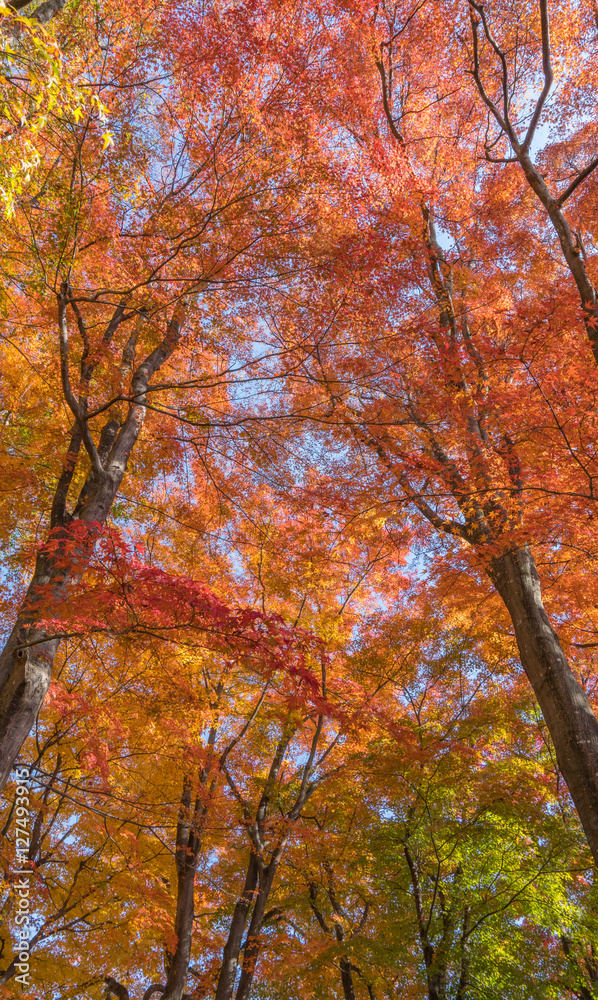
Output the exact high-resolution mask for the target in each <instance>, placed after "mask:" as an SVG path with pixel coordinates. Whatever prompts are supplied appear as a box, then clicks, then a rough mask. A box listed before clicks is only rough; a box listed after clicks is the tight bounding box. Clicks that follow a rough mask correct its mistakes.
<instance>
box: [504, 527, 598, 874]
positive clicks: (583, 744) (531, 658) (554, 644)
mask: <svg viewBox="0 0 598 1000" xmlns="http://www.w3.org/2000/svg"><path fill="white" fill-rule="evenodd" d="M489 575H490V577H491V579H492V582H493V583H494V585H495V587H496V589H497V591H498V593H499V594H500V596H501V597H502V599H503V601H504V603H505V606H506V608H507V610H508V612H509V615H510V617H511V621H512V623H513V628H514V631H515V638H516V640H517V645H518V647H519V655H520V657H521V663H522V665H523V669H524V670H525V672H526V674H527V676H528V679H529V681H530V683H531V685H532V687H533V689H534V692H535V695H536V698H537V699H538V703H539V705H540V708H541V710H542V714H543V716H544V719H545V721H546V725H547V726H548V731H549V733H550V736H551V738H552V742H553V744H554V748H555V752H556V758H557V763H558V766H559V769H560V771H561V774H562V775H563V778H564V779H565V781H566V782H567V786H568V788H569V791H570V793H571V797H572V799H573V801H574V803H575V807H576V809H577V812H578V813H579V818H580V820H581V823H582V826H583V828H584V831H585V834H586V837H587V840H588V844H589V846H590V850H591V851H592V854H593V856H594V860H595V862H596V863H597V864H598V721H597V720H596V716H595V715H594V713H593V711H592V707H591V705H590V702H589V699H588V697H587V695H586V693H585V691H584V690H583V688H582V687H581V685H580V684H579V683H578V681H577V679H576V678H575V676H574V674H573V671H572V670H571V667H570V666H569V663H568V662H567V658H566V656H565V654H564V652H563V649H562V647H561V644H560V642H559V638H558V636H557V634H556V632H555V631H554V629H553V628H552V626H551V625H550V622H549V621H548V616H547V614H546V611H545V609H544V605H543V603H542V594H541V591H540V581H539V578H538V573H537V570H536V565H535V562H534V558H533V556H532V554H531V552H530V550H529V548H528V547H527V546H525V547H523V548H518V549H513V550H511V551H509V552H506V553H505V554H504V555H502V556H497V557H495V558H494V559H493V560H492V564H491V568H490V570H489Z"/></svg>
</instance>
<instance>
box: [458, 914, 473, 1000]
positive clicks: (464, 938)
mask: <svg viewBox="0 0 598 1000" xmlns="http://www.w3.org/2000/svg"><path fill="white" fill-rule="evenodd" d="M470 934H471V908H470V907H469V906H466V907H465V909H464V911H463V932H462V934H461V974H460V976H459V982H458V984H457V992H456V994H455V1000H466V997H467V993H468V990H469V967H470V965H471V946H470Z"/></svg>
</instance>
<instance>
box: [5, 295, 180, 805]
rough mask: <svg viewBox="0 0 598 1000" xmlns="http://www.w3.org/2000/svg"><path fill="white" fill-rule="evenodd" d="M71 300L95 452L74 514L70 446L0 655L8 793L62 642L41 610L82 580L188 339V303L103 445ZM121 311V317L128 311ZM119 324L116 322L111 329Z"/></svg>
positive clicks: (141, 371) (85, 431) (85, 429)
mask: <svg viewBox="0 0 598 1000" xmlns="http://www.w3.org/2000/svg"><path fill="white" fill-rule="evenodd" d="M68 301H69V300H68V295H67V291H65V290H63V292H61V295H60V296H59V298H58V320H59V329H60V338H61V362H62V366H63V367H62V372H63V388H64V392H65V398H66V401H67V403H68V405H69V407H70V408H71V410H72V411H73V415H74V416H75V420H76V423H77V425H78V427H79V429H80V440H82V441H83V442H84V443H85V446H86V450H87V452H88V454H89V457H90V460H91V470H90V472H89V475H88V476H87V479H86V481H85V484H84V486H83V489H82V491H81V494H80V497H79V502H78V504H77V505H76V507H75V512H74V513H75V516H74V517H73V516H72V515H69V514H67V513H66V508H65V503H66V494H67V492H68V486H69V485H70V481H71V479H72V467H73V458H74V459H75V461H76V459H77V455H74V456H73V455H72V453H71V451H70V450H69V452H68V453H67V456H66V458H65V463H64V466H63V473H62V475H61V476H60V478H59V481H58V485H57V488H56V497H55V503H54V504H53V505H52V506H53V515H55V521H54V524H56V525H57V527H56V529H55V530H54V531H53V532H52V533H51V535H50V537H49V539H48V541H47V543H46V546H45V547H44V548H43V549H42V550H41V552H40V553H39V554H38V557H37V560H36V565H35V570H34V573H33V577H32V580H31V583H30V585H29V588H28V591H27V596H26V598H25V601H24V603H23V606H22V608H21V609H20V611H19V614H18V617H17V621H16V624H15V626H14V628H13V630H12V632H11V634H10V636H9V638H8V641H7V642H6V645H5V646H4V649H3V650H2V652H1V653H0V791H1V790H2V788H4V785H5V784H6V781H7V780H8V776H9V774H10V771H11V769H12V766H13V764H14V762H15V760H16V758H17V756H18V753H19V751H20V749H21V746H22V745H23V743H24V741H25V740H26V738H27V736H28V734H29V731H30V729H31V727H32V725H33V723H34V722H35V719H36V718H37V715H38V712H39V710H40V708H41V706H42V704H43V701H44V698H45V696H46V693H47V691H48V688H49V686H50V679H51V674H52V666H53V663H54V658H55V656H56V652H57V650H58V646H59V642H60V639H59V638H56V637H54V636H53V635H52V633H49V632H48V631H46V630H45V629H43V628H40V627H38V626H37V624H36V622H37V620H38V619H39V617H40V608H42V607H43V615H41V617H52V609H53V607H56V606H57V605H58V604H59V603H60V601H61V600H62V599H63V598H64V596H65V594H66V592H67V590H68V588H69V587H70V586H71V585H72V584H73V583H75V582H77V581H78V580H80V579H81V576H82V574H83V572H84V570H85V567H86V565H87V563H88V561H89V558H90V555H91V553H92V551H93V546H94V542H95V538H96V537H97V530H98V526H99V525H103V524H105V523H106V519H107V518H108V515H109V514H110V510H111V508H112V504H113V503H114V500H115V498H116V494H117V492H118V490H119V488H120V485H121V483H122V480H123V477H124V475H125V472H126V468H127V462H128V460H129V457H130V455H131V452H132V451H133V448H134V447H135V444H136V442H137V439H138V437H139V434H140V432H141V428H142V426H143V421H144V418H145V399H146V393H147V389H148V385H149V381H150V378H151V377H152V376H153V375H154V374H155V373H156V372H157V371H158V370H159V369H160V368H161V367H162V366H163V365H164V364H165V362H166V361H167V360H168V359H169V358H170V357H171V355H172V354H173V353H174V351H175V350H176V348H177V347H178V345H179V343H180V340H181V336H182V325H183V310H184V305H182V306H180V307H179V308H177V309H176V310H175V314H174V316H173V318H172V320H171V321H170V323H169V326H168V330H167V332H166V335H165V337H164V339H163V340H162V342H161V343H160V344H158V346H157V347H156V348H155V350H153V351H152V352H151V354H150V355H149V356H148V357H147V358H146V359H145V360H144V361H143V362H142V364H140V365H139V366H138V368H137V369H136V371H135V372H134V374H133V377H132V380H131V388H132V392H131V395H132V397H133V400H134V401H133V402H132V403H130V405H129V410H128V413H127V416H126V418H125V420H124V422H123V423H122V424H119V423H117V422H116V421H114V420H110V421H109V422H108V424H107V425H106V427H105V428H104V431H106V428H109V429H110V433H108V434H105V433H103V435H102V437H101V438H100V441H99V442H98V447H97V448H96V447H95V445H94V443H93V440H92V437H91V433H90V430H89V426H88V424H87V420H86V416H85V408H84V406H83V405H82V403H81V400H79V402H78V403H77V401H75V399H74V396H73V394H72V391H71V389H70V384H69V376H68V353H67V352H68V331H67V323H66V307H67V303H68ZM117 312H119V310H117ZM120 315H121V318H120V319H119V322H120V321H121V319H122V313H121V314H120ZM113 325H114V324H110V325H109V327H108V331H110V330H111V327H112V326H113ZM74 437H78V435H76V434H75V435H74ZM72 440H73V438H71V444H72ZM104 451H107V454H106V455H104V454H103V452H104ZM56 501H58V502H56Z"/></svg>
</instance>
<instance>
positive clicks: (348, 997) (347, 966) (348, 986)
mask: <svg viewBox="0 0 598 1000" xmlns="http://www.w3.org/2000/svg"><path fill="white" fill-rule="evenodd" d="M339 965H340V970H341V983H342V985H343V996H344V998H345V1000H357V998H356V995H355V986H354V985H353V973H352V972H351V962H350V961H349V959H348V958H347V956H346V955H344V956H343V957H342V958H341V960H340V962H339Z"/></svg>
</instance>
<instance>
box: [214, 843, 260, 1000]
mask: <svg viewBox="0 0 598 1000" xmlns="http://www.w3.org/2000/svg"><path fill="white" fill-rule="evenodd" d="M257 879H258V864H257V859H256V857H255V854H254V853H253V851H252V852H251V855H250V857H249V864H248V866H247V877H246V879H245V885H244V887H243V892H242V894H241V896H240V898H239V899H238V900H237V904H236V906H235V909H234V912H233V918H232V920H231V925H230V930H229V932H228V938H227V941H226V944H225V946H224V952H223V956H222V968H221V969H220V975H219V977H218V985H217V986H216V996H215V1000H231V997H232V995H233V990H234V988H235V980H236V978H237V969H238V966H239V955H240V953H241V945H242V943H243V934H244V932H245V925H246V923H247V914H248V913H249V909H250V907H251V905H252V903H253V901H254V896H255V889H256V886H257Z"/></svg>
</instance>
